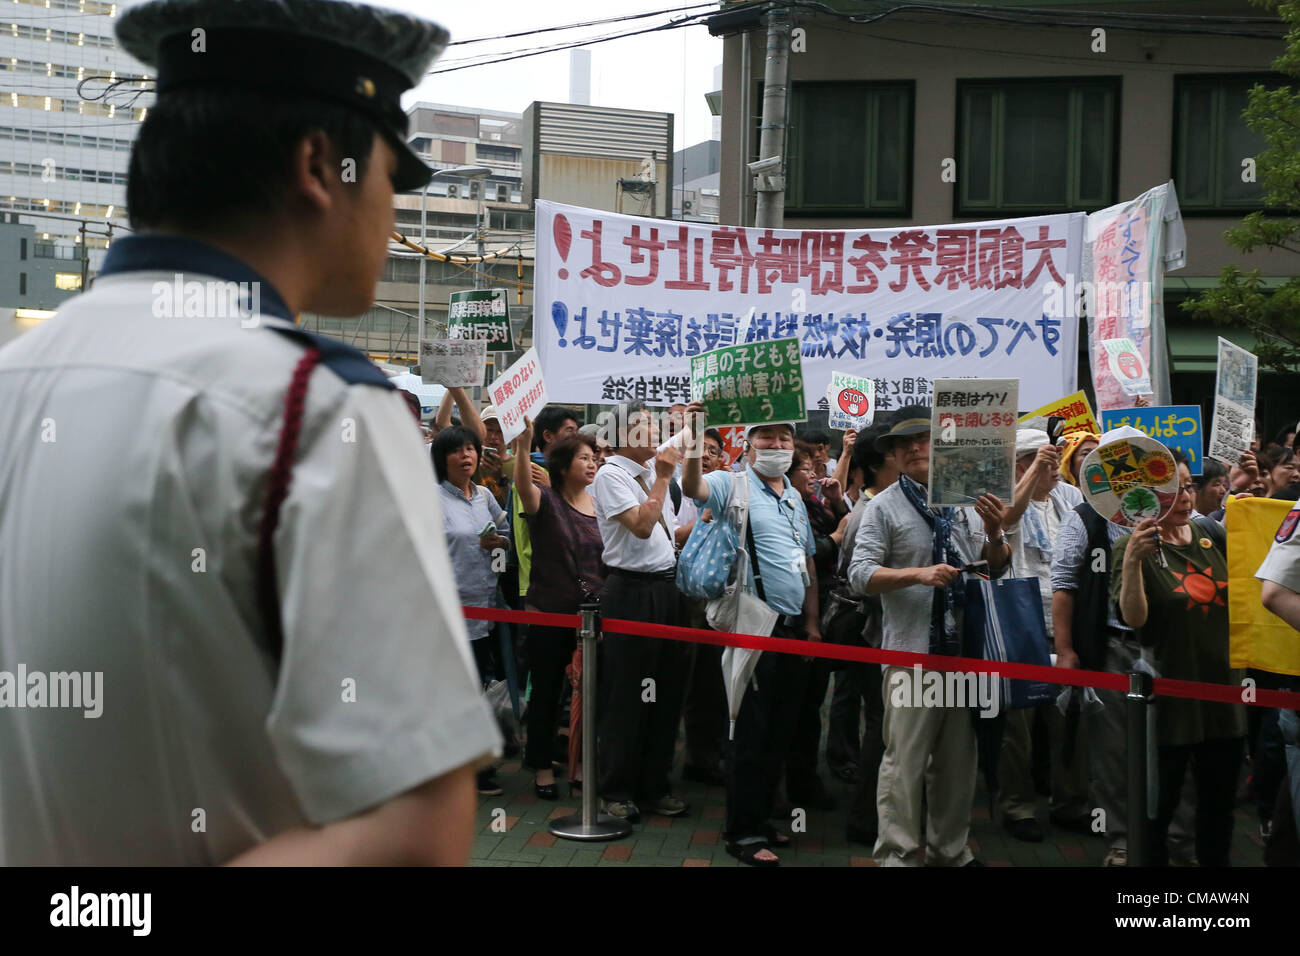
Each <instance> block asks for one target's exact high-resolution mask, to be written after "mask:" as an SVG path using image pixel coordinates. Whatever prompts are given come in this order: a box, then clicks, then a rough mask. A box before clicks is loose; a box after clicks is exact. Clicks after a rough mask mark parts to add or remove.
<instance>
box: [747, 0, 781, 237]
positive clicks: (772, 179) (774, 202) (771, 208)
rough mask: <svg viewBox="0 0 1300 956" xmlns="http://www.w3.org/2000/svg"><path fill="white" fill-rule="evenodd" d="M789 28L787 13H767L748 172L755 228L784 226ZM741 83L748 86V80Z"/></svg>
mask: <svg viewBox="0 0 1300 956" xmlns="http://www.w3.org/2000/svg"><path fill="white" fill-rule="evenodd" d="M792 26H793V20H792V18H791V16H790V11H789V10H788V9H782V8H777V9H772V10H769V11H768V13H767V62H766V63H765V64H764V66H763V124H762V126H760V127H759V136H758V157H759V158H758V162H757V163H755V164H753V167H751V168H750V172H752V173H753V175H754V193H755V205H754V225H755V226H759V227H764V228H768V229H777V228H780V227H781V226H782V225H783V224H784V222H785V113H786V103H785V101H786V83H787V81H788V79H789V75H790V31H791V28H792ZM743 80H744V82H746V83H748V82H749V78H748V77H744V78H743ZM746 121H747V120H746ZM754 167H757V168H754Z"/></svg>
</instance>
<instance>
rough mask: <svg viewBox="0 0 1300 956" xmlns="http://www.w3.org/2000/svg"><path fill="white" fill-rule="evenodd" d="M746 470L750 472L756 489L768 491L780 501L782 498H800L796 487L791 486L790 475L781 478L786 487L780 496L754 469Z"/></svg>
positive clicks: (750, 477) (750, 478) (751, 481)
mask: <svg viewBox="0 0 1300 956" xmlns="http://www.w3.org/2000/svg"><path fill="white" fill-rule="evenodd" d="M745 470H746V471H747V472H749V480H750V483H751V484H753V485H754V487H756V488H761V489H762V490H763V491H766V492H767V493H768V494H769V495H771V496H772V497H773V498H776V499H777V500H778V501H779V500H781V499H782V498H791V497H793V498H798V497H799V493H798V492H797V491H795V490H794V486H793V485H791V484H790V477H789V476H788V475H782V476H781V481H782V482H783V484H784V487H782V489H781V493H780V494H779V495H778V494H777V493H776V492H775V491H773V490H772V486H771V485H769V484H768V483H767V482H766V481H764V480H763V479H762V478H761V477H760V476H759V474H758V472H756V471H755V470H754V469H753V468H746V469H745Z"/></svg>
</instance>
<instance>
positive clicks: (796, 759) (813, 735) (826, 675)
mask: <svg viewBox="0 0 1300 956" xmlns="http://www.w3.org/2000/svg"><path fill="white" fill-rule="evenodd" d="M832 663H833V662H832V661H829V660H827V659H826V658H824V657H816V658H813V661H812V663H811V664H809V665H808V676H807V679H806V680H805V682H804V695H803V701H802V702H801V703H800V705H799V713H798V715H797V716H796V717H795V721H794V734H793V736H792V737H791V738H790V749H789V751H788V752H787V753H786V757H785V792H786V795H787V796H788V797H789V798H790V799H791V800H793V801H795V802H796V803H797V802H798V801H799V800H801V799H803V797H804V796H805V795H814V794H816V793H817V792H818V791H819V790H821V789H823V784H822V782H821V780H820V779H818V777H817V754H818V752H819V751H820V749H821V742H822V702H823V701H824V700H826V688H827V687H829V686H830V682H831V666H832Z"/></svg>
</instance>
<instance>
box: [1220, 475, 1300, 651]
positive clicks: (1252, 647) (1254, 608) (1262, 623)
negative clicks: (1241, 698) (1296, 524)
mask: <svg viewBox="0 0 1300 956" xmlns="http://www.w3.org/2000/svg"><path fill="white" fill-rule="evenodd" d="M1294 505H1295V502H1292V501H1273V500H1272V499H1269V498H1229V499H1228V515H1227V518H1226V519H1225V526H1226V527H1227V529H1228V620H1229V621H1230V624H1229V627H1228V642H1229V653H1228V656H1229V659H1230V662H1231V664H1232V666H1233V667H1258V668H1259V669H1260V670H1266V671H1272V672H1273V673H1275V674H1295V675H1300V640H1297V635H1296V632H1295V630H1293V629H1292V627H1291V626H1290V625H1289V624H1287V623H1286V622H1285V621H1283V620H1282V619H1281V618H1280V617H1277V616H1276V615H1274V614H1273V613H1272V612H1270V611H1269V610H1268V609H1267V608H1265V607H1264V602H1263V598H1262V597H1261V594H1260V592H1261V590H1262V588H1263V582H1262V581H1259V580H1257V579H1256V578H1255V572H1256V571H1258V570H1259V566H1260V565H1261V564H1263V563H1264V558H1265V557H1267V556H1268V550H1269V548H1270V547H1272V545H1273V535H1274V534H1275V533H1276V532H1277V526H1278V525H1279V524H1281V523H1282V519H1283V518H1284V517H1286V513H1287V512H1288V511H1290V510H1291V508H1292V507H1294Z"/></svg>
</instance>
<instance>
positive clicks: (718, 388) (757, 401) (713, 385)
mask: <svg viewBox="0 0 1300 956" xmlns="http://www.w3.org/2000/svg"><path fill="white" fill-rule="evenodd" d="M691 399H692V400H693V401H697V402H703V403H704V407H705V409H706V410H707V411H708V416H709V424H710V425H716V426H718V427H724V426H726V425H753V424H758V423H761V422H802V421H805V420H806V419H807V413H806V411H805V405H804V397H803V360H802V358H801V357H800V355H799V340H798V339H775V340H769V341H764V342H749V343H746V344H745V345H728V346H726V347H725V348H720V349H714V350H713V351H712V352H705V353H703V354H702V355H695V356H692V357H691Z"/></svg>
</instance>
